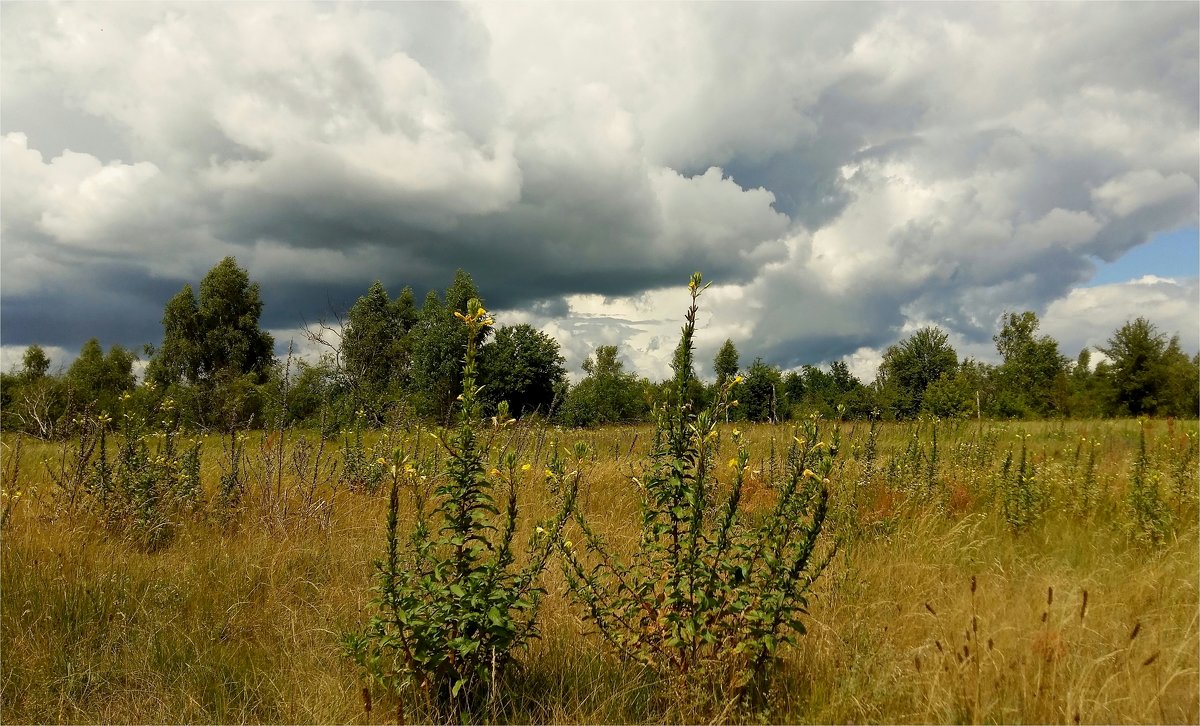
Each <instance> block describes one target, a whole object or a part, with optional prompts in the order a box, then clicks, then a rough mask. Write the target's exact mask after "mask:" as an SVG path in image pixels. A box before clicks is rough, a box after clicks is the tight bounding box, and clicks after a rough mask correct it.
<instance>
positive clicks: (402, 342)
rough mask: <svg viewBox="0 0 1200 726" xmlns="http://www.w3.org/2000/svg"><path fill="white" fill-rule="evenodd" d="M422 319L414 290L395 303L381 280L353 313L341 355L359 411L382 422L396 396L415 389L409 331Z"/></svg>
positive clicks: (359, 302) (404, 291)
mask: <svg viewBox="0 0 1200 726" xmlns="http://www.w3.org/2000/svg"><path fill="white" fill-rule="evenodd" d="M417 320H418V315H417V310H416V306H415V305H414V304H413V294H412V289H411V288H407V287H406V288H404V290H403V291H402V292H401V293H400V296H399V297H398V298H396V299H395V300H392V299H391V298H390V297H389V296H388V292H387V290H386V289H385V288H384V286H383V283H381V282H380V281H379V280H376V281H375V282H374V283H372V284H371V287H370V288H369V289H368V290H367V293H366V294H365V295H363V296H362V297H360V298H359V299H358V300H357V301H356V302H355V303H354V305H353V306H352V307H351V308H350V312H349V313H348V314H347V316H346V328H345V332H344V333H343V334H342V344H341V354H342V363H343V368H344V373H345V375H346V379H347V383H348V384H349V386H350V389H351V391H352V392H353V397H354V406H355V408H356V410H357V409H363V410H365V411H366V412H368V413H369V414H370V416H371V417H372V418H374V419H376V420H382V419H383V418H384V417H385V415H386V413H387V410H388V407H389V404H390V403H391V402H392V401H391V399H392V398H393V397H394V396H395V394H398V393H399V392H400V391H402V390H403V389H406V388H408V387H409V386H410V384H411V378H412V376H411V364H412V351H411V347H412V346H411V341H410V339H409V331H410V330H411V329H412V328H413V327H414V326H415V325H416V323H417Z"/></svg>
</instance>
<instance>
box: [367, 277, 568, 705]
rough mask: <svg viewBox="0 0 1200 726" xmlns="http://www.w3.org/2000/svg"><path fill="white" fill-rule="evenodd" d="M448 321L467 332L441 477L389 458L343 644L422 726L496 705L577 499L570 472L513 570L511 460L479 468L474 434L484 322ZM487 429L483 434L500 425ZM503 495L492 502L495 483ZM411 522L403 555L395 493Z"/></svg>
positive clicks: (480, 316) (484, 448) (487, 443)
mask: <svg viewBox="0 0 1200 726" xmlns="http://www.w3.org/2000/svg"><path fill="white" fill-rule="evenodd" d="M455 315H456V316H457V317H458V318H459V319H460V320H462V321H463V323H464V324H465V325H466V327H467V333H468V335H467V351H466V358H465V363H464V365H463V392H462V396H461V397H460V398H461V403H462V405H461V408H460V409H459V415H458V426H457V428H456V429H455V430H454V431H453V433H449V432H444V433H443V434H441V436H440V439H441V442H442V445H443V446H444V447H445V450H446V453H447V457H446V464H445V467H444V469H443V470H441V471H440V472H437V473H436V474H435V475H434V476H433V477H432V482H433V492H432V501H430V497H429V494H428V487H429V484H428V482H429V481H430V477H427V476H423V475H422V474H421V472H420V470H419V469H418V468H417V467H414V466H413V465H412V461H411V460H409V459H408V458H407V457H406V456H405V455H404V452H403V451H402V450H397V451H396V452H395V453H394V455H393V461H392V466H391V468H390V473H391V496H390V500H389V506H388V518H387V546H386V553H385V556H384V559H383V560H382V561H381V562H379V563H377V565H376V569H377V572H376V577H375V580H376V586H375V598H374V600H373V603H372V606H373V608H374V610H375V614H374V615H373V617H372V618H371V620H370V623H369V624H368V626H367V628H366V630H365V632H363V633H361V634H352V635H350V636H349V637H348V638H347V641H346V645H347V647H348V650H349V652H350V654H351V655H352V656H353V657H354V658H355V659H356V660H357V661H358V662H359V664H360V665H361V666H363V668H364V669H365V671H366V673H367V675H368V676H369V677H370V678H371V679H373V680H375V681H376V682H379V683H382V684H383V685H384V686H385V687H386V688H387V689H388V690H389V691H391V692H392V693H394V694H395V695H397V696H399V697H400V699H401V708H402V710H405V711H408V712H409V714H410V716H414V717H416V718H419V719H422V720H429V719H430V718H431V717H433V718H448V719H452V720H457V719H459V718H471V717H477V716H478V714H479V713H480V712H481V709H482V707H483V706H484V705H486V704H487V703H491V704H493V705H494V704H495V703H496V700H495V698H494V697H495V695H496V694H495V692H494V689H495V686H496V684H497V681H498V679H499V677H500V675H501V674H502V673H503V671H504V669H505V667H506V666H507V665H508V664H509V663H510V662H511V659H512V658H513V656H514V655H515V652H516V651H517V650H518V649H520V648H522V647H524V646H525V645H527V644H528V642H529V640H530V639H531V638H535V637H537V624H536V622H537V621H536V616H537V608H538V603H539V600H540V597H541V595H542V589H541V588H540V586H539V584H538V580H539V576H540V575H541V573H542V571H543V570H544V569H545V566H546V562H547V559H548V558H549V556H550V553H551V552H552V550H553V548H554V543H555V542H556V541H557V540H558V538H559V537H560V535H561V531H562V527H563V525H564V524H565V522H566V521H567V518H568V516H569V512H570V510H571V508H572V506H573V503H574V500H575V492H576V491H577V487H578V479H579V475H578V473H576V475H575V476H574V477H573V478H572V479H571V480H570V482H568V487H567V488H566V490H565V492H564V494H563V496H562V499H561V502H560V507H559V511H558V512H557V514H556V516H554V517H553V518H552V519H551V520H548V521H545V522H542V523H541V524H540V525H539V526H538V527H537V528H536V529H535V530H534V533H533V535H532V536H531V538H530V542H529V546H528V552H527V553H526V556H525V558H524V564H522V565H520V566H518V564H517V561H516V553H515V547H514V545H513V541H514V538H515V537H516V533H517V522H518V508H517V472H518V469H517V460H516V455H515V454H513V453H509V454H507V455H506V456H505V460H504V461H503V463H502V466H503V471H501V470H500V468H498V467H497V468H492V469H490V470H489V468H488V460H489V455H490V452H491V451H492V447H493V444H494V443H495V439H494V436H495V434H494V433H493V434H492V435H491V436H489V437H484V436H482V435H481V431H480V418H481V417H480V403H479V400H478V393H479V389H478V388H477V387H476V369H475V357H476V349H477V341H478V338H479V337H480V333H481V331H482V330H484V329H485V328H486V327H487V326H490V325H492V319H491V318H490V317H489V316H488V313H487V311H486V310H485V309H484V308H483V307H482V305H480V303H479V301H478V300H477V299H472V300H471V301H470V303H469V304H468V306H467V312H466V313H465V314H464V313H461V312H456V313H455ZM501 423H503V422H500V421H499V420H498V421H497V426H495V427H493V432H494V431H496V430H497V429H498V428H499V424H501ZM497 484H501V485H502V486H503V487H504V497H503V500H502V501H501V502H499V503H498V502H497V500H496V498H495V497H494V496H493V491H494V490H495V489H496V485H497ZM402 488H404V489H406V490H408V492H409V493H410V494H411V502H412V505H413V508H414V513H415V518H416V522H415V525H414V527H413V529H412V531H411V533H410V536H409V537H408V546H407V547H404V546H403V543H402V541H401V535H400V498H401V489H402Z"/></svg>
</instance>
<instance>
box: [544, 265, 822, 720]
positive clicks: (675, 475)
mask: <svg viewBox="0 0 1200 726" xmlns="http://www.w3.org/2000/svg"><path fill="white" fill-rule="evenodd" d="M702 282H703V281H702V279H701V276H700V274H699V273H697V274H695V275H693V277H692V279H691V282H690V284H689V292H690V295H691V306H690V307H689V308H688V310H687V313H686V316H685V323H684V326H683V333H682V340H681V342H680V345H679V348H678V349H677V350H676V359H675V363H674V369H675V378H674V382H673V386H674V387H675V390H676V393H677V394H679V395H676V396H675V397H673V399H672V402H671V403H670V404H669V405H667V406H665V407H663V408H662V409H660V410H659V411H658V412H657V432H656V436H655V441H656V444H655V447H654V450H653V453H652V454H651V455H650V459H649V461H648V462H646V467H645V471H644V474H643V475H642V476H641V477H639V478H635V479H634V484H635V485H636V486H637V487H638V491H639V494H640V499H641V502H640V512H641V516H640V522H639V524H640V536H639V538H638V544H637V549H636V551H635V552H634V553H633V554H632V556H630V557H623V556H621V555H620V554H619V553H618V552H617V551H616V550H615V549H614V548H612V547H610V546H609V544H608V543H607V542H606V541H605V540H604V539H603V538H602V537H601V535H600V534H599V533H598V532H597V531H596V530H595V529H594V528H593V526H592V525H591V524H590V523H589V522H588V521H587V519H586V518H585V517H584V516H583V515H582V513H579V512H577V513H576V516H575V521H576V523H577V525H578V527H579V530H580V537H579V539H580V542H579V544H578V545H577V546H572V545H571V543H570V542H568V541H564V542H563V543H562V545H561V551H562V556H563V562H564V570H565V574H566V578H567V580H568V584H569V587H570V590H571V592H572V593H573V594H574V596H575V598H576V599H577V600H578V602H579V603H581V604H582V606H583V609H584V611H585V613H586V615H587V617H588V619H589V620H590V621H591V623H592V624H593V625H594V626H595V627H596V629H597V630H598V631H599V633H600V634H601V636H603V638H604V639H605V640H606V641H607V642H608V643H609V644H610V645H611V646H612V647H613V648H614V649H615V650H616V651H617V652H618V653H619V654H621V655H623V656H625V657H627V658H629V659H632V660H634V661H637V662H640V663H643V664H645V665H646V666H648V667H649V668H651V669H652V670H653V671H654V672H655V673H656V674H657V675H658V676H660V677H662V678H664V679H666V680H668V681H670V682H678V683H679V685H681V686H683V688H684V689H685V690H686V691H687V692H689V693H691V694H692V695H693V696H695V698H691V699H690V701H691V702H692V703H693V705H697V706H698V707H699V708H701V709H703V708H705V707H706V706H705V705H704V703H703V702H702V701H700V700H698V699H699V697H701V696H711V697H713V698H714V701H713V702H711V704H710V705H711V706H712V707H714V708H720V707H722V706H724V705H725V704H726V703H728V702H741V703H742V704H744V705H748V706H753V707H755V708H758V707H761V706H762V705H764V704H765V703H766V697H767V695H768V690H769V686H770V677H771V674H772V672H773V670H774V669H775V666H776V663H777V656H778V654H779V649H780V647H781V646H783V645H784V644H786V643H790V642H792V640H793V638H794V636H796V635H802V634H804V632H805V625H804V621H803V619H804V616H805V615H806V613H807V606H808V600H807V596H808V593H809V591H810V589H811V588H812V586H813V583H814V582H815V581H816V579H817V577H818V576H819V575H820V574H821V573H822V571H823V570H824V569H825V567H826V565H827V564H828V563H829V560H830V558H831V557H832V554H833V551H834V548H833V547H832V546H831V545H829V544H828V543H827V537H822V529H823V526H824V524H825V519H826V514H827V512H828V504H829V488H828V483H829V479H828V476H829V473H830V471H831V470H832V467H833V464H834V457H835V455H836V448H837V446H836V439H835V440H834V442H829V443H827V442H824V441H822V440H821V436H820V431H819V430H818V423H817V420H816V419H810V420H808V421H807V422H805V423H804V425H803V426H802V427H801V428H800V429H799V430H797V431H796V432H795V435H794V437H793V438H792V442H791V444H790V447H789V449H788V452H787V455H786V464H785V465H784V466H782V467H780V468H779V478H778V479H777V480H776V481H771V482H766V485H767V487H768V490H769V491H772V492H773V494H774V501H773V502H772V503H771V504H770V505H769V507H768V508H766V510H765V511H763V510H762V509H759V510H758V511H750V510H748V509H747V508H746V507H744V505H743V498H742V494H743V489H744V488H745V486H746V483H747V474H748V472H749V470H750V454H749V451H748V447H747V443H746V441H745V439H744V438H743V436H742V435H741V433H740V432H738V431H737V430H736V429H735V430H734V432H733V434H732V439H733V454H732V457H731V458H730V459H729V461H728V462H723V461H721V460H720V459H721V458H723V457H719V456H718V454H719V450H720V445H721V441H720V440H721V435H720V430H719V428H718V422H721V421H724V419H725V412H726V410H727V408H728V406H729V405H730V404H731V401H730V395H729V394H730V390H731V388H732V387H733V385H734V384H735V383H736V381H737V379H731V380H730V381H728V382H727V383H726V384H725V385H724V386H723V387H722V389H721V390H720V391H719V393H718V395H717V396H716V400H715V401H714V402H713V403H712V404H711V405H710V406H709V407H708V408H706V409H705V410H702V411H693V410H692V409H691V407H690V405H689V404H688V402H687V401H688V398H687V396H685V395H682V394H683V393H684V392H685V391H687V388H688V385H689V383H690V382H691V380H692V376H693V373H692V360H693V353H692V351H693V337H694V334H695V327H696V313H697V310H698V305H697V300H698V298H699V297H700V295H701V293H702V292H703V290H704V288H705V286H704V285H703V284H702Z"/></svg>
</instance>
